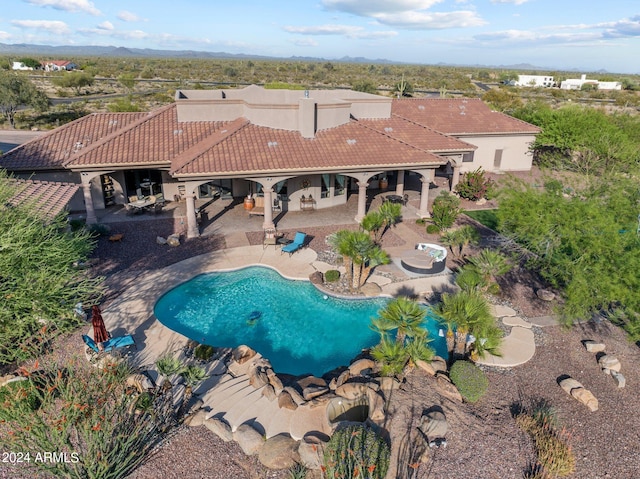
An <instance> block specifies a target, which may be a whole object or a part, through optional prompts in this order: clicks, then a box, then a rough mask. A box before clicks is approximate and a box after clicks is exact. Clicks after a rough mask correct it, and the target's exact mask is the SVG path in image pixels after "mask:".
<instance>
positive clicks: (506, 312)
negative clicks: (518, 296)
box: [489, 304, 517, 318]
mask: <svg viewBox="0 0 640 479" xmlns="http://www.w3.org/2000/svg"><path fill="white" fill-rule="evenodd" d="M489 309H490V311H491V314H492V315H493V316H495V317H496V318H504V317H506V316H515V315H516V314H517V313H516V310H515V309H513V308H510V307H509V306H504V305H502V304H491V305H489Z"/></svg>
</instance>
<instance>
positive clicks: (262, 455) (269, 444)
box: [258, 434, 300, 469]
mask: <svg viewBox="0 0 640 479" xmlns="http://www.w3.org/2000/svg"><path fill="white" fill-rule="evenodd" d="M258 460H259V461H260V463H261V464H262V465H263V466H265V467H268V468H269V469H288V468H290V467H291V466H293V465H294V464H295V463H297V462H300V454H298V441H296V440H295V439H293V438H291V436H289V435H288V434H278V435H276V436H273V437H270V438H269V439H267V441H266V442H265V443H264V445H263V446H262V447H261V448H260V452H259V453H258Z"/></svg>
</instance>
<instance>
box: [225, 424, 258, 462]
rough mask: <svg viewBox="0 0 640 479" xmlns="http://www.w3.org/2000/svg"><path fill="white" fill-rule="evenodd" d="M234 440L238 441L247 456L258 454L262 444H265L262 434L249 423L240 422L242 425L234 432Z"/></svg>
mask: <svg viewBox="0 0 640 479" xmlns="http://www.w3.org/2000/svg"><path fill="white" fill-rule="evenodd" d="M233 440H234V441H236V442H237V443H238V446H240V449H242V452H244V453H245V454H246V455H247V456H253V455H254V454H258V452H260V449H262V446H264V439H263V438H262V434H260V433H259V432H258V431H256V430H255V429H254V428H252V427H251V426H249V425H248V424H240V426H238V429H236V430H235V431H234V433H233Z"/></svg>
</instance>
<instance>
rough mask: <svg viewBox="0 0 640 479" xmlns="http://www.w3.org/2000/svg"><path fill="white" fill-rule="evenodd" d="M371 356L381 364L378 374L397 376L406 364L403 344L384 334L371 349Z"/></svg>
mask: <svg viewBox="0 0 640 479" xmlns="http://www.w3.org/2000/svg"><path fill="white" fill-rule="evenodd" d="M371 356H372V357H373V359H375V360H376V361H377V362H379V363H380V364H381V365H382V367H381V368H380V374H382V375H383V376H397V375H399V374H401V373H402V370H403V369H404V366H405V364H407V352H406V350H405V348H404V346H403V345H401V344H399V343H398V342H396V341H391V340H390V339H389V337H388V336H386V335H384V336H383V337H382V339H381V340H380V342H379V343H378V344H377V345H376V346H374V347H373V348H372V349H371Z"/></svg>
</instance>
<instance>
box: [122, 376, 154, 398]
mask: <svg viewBox="0 0 640 479" xmlns="http://www.w3.org/2000/svg"><path fill="white" fill-rule="evenodd" d="M125 386H126V387H132V388H135V389H137V390H138V392H139V393H143V392H145V391H150V390H151V389H153V388H155V385H154V384H153V382H152V381H151V379H149V378H148V377H147V376H145V375H144V374H140V373H138V374H131V375H129V376H128V377H127V379H126V380H125Z"/></svg>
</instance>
